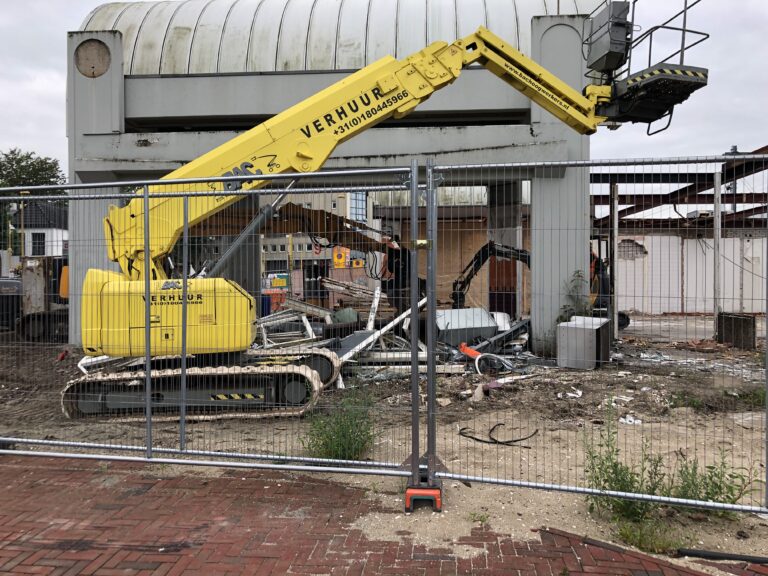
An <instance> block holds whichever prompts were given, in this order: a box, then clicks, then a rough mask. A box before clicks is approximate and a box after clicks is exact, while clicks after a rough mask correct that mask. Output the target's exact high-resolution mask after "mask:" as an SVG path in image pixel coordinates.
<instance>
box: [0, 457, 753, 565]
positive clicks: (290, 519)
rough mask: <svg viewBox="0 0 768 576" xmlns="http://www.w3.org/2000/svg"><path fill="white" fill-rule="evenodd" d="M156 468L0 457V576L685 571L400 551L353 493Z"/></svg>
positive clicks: (543, 553) (480, 543)
mask: <svg viewBox="0 0 768 576" xmlns="http://www.w3.org/2000/svg"><path fill="white" fill-rule="evenodd" d="M153 470H154V472H153ZM157 474H158V471H157V469H154V468H151V467H149V466H140V465H138V466H137V465H126V464H116V463H110V464H108V465H107V464H103V463H98V462H92V461H82V460H63V459H45V458H23V457H8V456H0V486H1V487H2V490H0V573H1V574H51V575H67V576H69V575H75V574H84V575H86V574H93V575H97V576H110V575H118V574H120V575H133V574H135V575H144V574H153V575H174V574H206V575H207V574H233V575H241V574H242V575H244V574H264V575H266V574H333V575H336V574H339V575H341V574H344V575H350V576H351V575H367V574H389V575H398V574H400V575H425V576H426V575H441V574H476V575H492V574H499V575H501V574H505V575H506V574H515V575H518V576H543V575H547V576H565V575H568V576H577V575H582V574H591V575H594V574H598V575H599V574H621V575H624V576H645V575H648V576H678V575H681V576H692V575H694V574H698V573H697V572H695V571H692V570H687V569H685V568H681V567H680V566H677V565H673V564H671V563H669V562H664V561H660V560H657V559H655V558H651V557H649V556H645V555H643V554H638V553H633V552H628V551H626V550H622V549H619V548H616V547H612V546H609V545H606V544H602V543H599V542H594V541H585V540H583V539H582V538H580V537H578V536H575V535H572V534H568V533H566V532H561V531H558V530H549V529H548V530H541V531H540V532H539V538H540V541H539V540H538V539H534V538H535V537H536V535H534V534H532V540H531V541H530V542H516V541H513V540H512V539H510V538H509V537H508V536H505V535H503V534H497V533H494V532H492V531H490V530H487V529H482V528H477V529H475V530H473V531H472V533H471V534H470V535H468V536H465V537H463V538H461V539H460V540H459V541H457V542H456V544H461V545H464V546H470V547H474V548H476V549H477V554H476V555H474V556H472V557H469V558H462V557H457V556H456V555H454V554H453V552H452V550H451V549H450V548H430V549H428V548H426V547H424V546H416V545H413V544H412V543H411V542H410V541H409V540H408V539H407V534H406V535H405V536H404V540H403V541H402V542H398V541H392V542H387V541H372V540H368V539H367V538H365V537H364V536H363V534H362V533H361V531H360V530H356V529H352V528H351V527H350V524H351V523H352V522H353V521H354V520H355V519H356V518H359V517H360V516H361V515H364V514H366V513H368V512H370V511H373V510H382V508H381V504H379V503H378V502H377V501H374V500H371V499H369V498H366V496H365V492H364V491H363V490H360V489H352V488H346V487H344V486H342V485H341V484H338V483H334V482H329V481H325V480H321V479H318V478H314V477H306V476H305V477H293V476H286V475H283V474H279V473H272V472H267V473H265V472H257V471H254V472H250V471H248V472H243V471H242V470H238V471H232V473H231V474H229V475H225V476H224V477H216V478H206V477H204V476H199V475H194V476H193V475H179V476H176V477H173V478H158V477H157ZM446 505H447V506H450V503H447V504H446ZM745 576H746V574H745Z"/></svg>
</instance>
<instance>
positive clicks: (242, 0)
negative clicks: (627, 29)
mask: <svg viewBox="0 0 768 576" xmlns="http://www.w3.org/2000/svg"><path fill="white" fill-rule="evenodd" d="M600 1H601V0H182V1H163V2H114V3H110V4H104V5H102V6H99V7H98V8H96V9H95V10H93V11H92V12H91V13H90V14H89V15H88V16H87V17H86V19H85V21H84V22H83V25H82V27H81V30H120V32H122V34H123V50H124V63H125V64H124V65H125V73H126V74H134V75H146V74H211V73H214V74H215V73H225V72H274V71H296V70H344V69H355V68H361V67H363V66H365V65H366V64H370V63H371V62H374V61H375V60H378V59H379V58H381V57H382V56H386V55H388V54H392V55H394V56H396V57H397V58H402V57H405V56H407V55H408V54H411V53H412V52H415V51H416V50H419V49H421V48H423V47H424V46H426V45H428V44H429V43H431V42H434V41H435V40H446V41H448V42H450V41H452V40H455V39H456V38H458V37H461V36H464V35H466V34H469V33H471V32H472V31H473V30H475V29H476V28H477V27H478V26H479V25H483V26H487V27H488V28H490V29H491V30H492V31H493V32H495V33H496V34H498V35H499V36H501V37H502V38H505V39H507V40H509V41H510V42H512V43H514V44H516V45H517V47H518V48H519V49H520V50H522V51H523V52H526V53H529V52H530V21H531V18H532V17H533V16H536V15H542V14H554V13H556V12H557V5H558V4H559V5H560V13H561V14H585V13H589V12H590V11H591V10H592V9H593V8H594V7H595V6H596V5H597V4H599V3H600Z"/></svg>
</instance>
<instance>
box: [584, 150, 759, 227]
mask: <svg viewBox="0 0 768 576" xmlns="http://www.w3.org/2000/svg"><path fill="white" fill-rule="evenodd" d="M766 152H768V146H763V147H762V148H758V149H757V150H755V151H754V152H752V154H765V153H766ZM766 168H768V166H766V164H765V163H764V162H755V161H754V160H727V161H726V162H724V163H723V165H722V167H721V170H720V174H721V176H723V177H724V178H729V179H731V180H732V179H734V178H743V177H744V176H748V175H751V174H755V173H757V172H762V171H764V170H766ZM711 181H712V178H711V177H706V176H704V175H703V174H702V180H701V182H695V183H694V184H689V185H688V186H685V187H683V188H680V189H679V190H675V191H674V192H670V193H669V194H666V195H665V199H664V200H663V201H662V202H661V203H659V204H655V205H651V206H632V207H630V208H624V209H623V210H621V211H620V212H619V219H623V218H626V217H627V216H631V215H632V214H637V213H638V212H642V211H644V210H647V209H648V208H655V207H656V206H662V205H664V204H682V202H683V200H685V199H687V198H690V197H692V196H695V195H697V194H699V193H700V192H704V191H705V190H710V189H711V188H712V185H711ZM609 225H610V217H609V216H604V217H603V218H598V219H596V220H595V221H594V226H595V227H596V228H604V227H606V226H609Z"/></svg>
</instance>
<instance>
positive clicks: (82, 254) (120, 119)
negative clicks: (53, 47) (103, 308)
mask: <svg viewBox="0 0 768 576" xmlns="http://www.w3.org/2000/svg"><path fill="white" fill-rule="evenodd" d="M67 58H68V60H67V138H68V139H69V158H70V166H69V170H70V173H69V181H70V182H72V183H76V184H82V183H83V181H82V179H81V176H80V174H79V173H78V172H77V165H76V162H75V161H73V160H74V159H77V158H81V157H82V154H81V153H80V151H81V148H80V147H81V146H82V141H83V137H84V136H85V135H90V134H115V133H120V132H123V131H124V129H125V126H124V117H125V114H124V98H123V85H124V77H123V47H122V37H121V34H120V33H119V32H116V31H106V32H70V33H69V35H68V40H67ZM115 180H117V178H116V176H115V174H114V173H110V172H102V173H98V174H93V175H91V177H89V179H88V181H89V182H99V181H102V182H113V181H115ZM116 192H117V190H116V189H114V188H112V189H106V188H105V189H102V190H88V191H82V192H76V191H73V192H70V195H73V196H74V195H76V194H79V193H80V194H86V193H87V194H99V193H104V194H108V193H109V194H114V193H116ZM116 203H117V200H84V201H72V202H70V205H69V215H68V220H69V222H68V225H69V276H70V278H69V294H70V297H69V341H70V343H71V344H73V345H79V344H80V343H81V342H82V339H81V337H80V329H81V310H80V298H81V296H82V292H83V279H84V278H85V273H86V271H87V270H88V269H89V268H100V269H103V270H116V265H115V264H114V263H112V262H110V261H109V260H108V259H107V252H106V245H105V240H104V226H103V224H102V222H103V219H104V217H105V216H106V215H107V212H108V210H109V205H110V204H116Z"/></svg>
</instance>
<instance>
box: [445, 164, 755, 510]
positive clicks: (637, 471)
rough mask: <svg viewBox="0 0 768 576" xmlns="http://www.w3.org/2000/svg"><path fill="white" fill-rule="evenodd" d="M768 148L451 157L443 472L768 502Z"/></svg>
mask: <svg viewBox="0 0 768 576" xmlns="http://www.w3.org/2000/svg"><path fill="white" fill-rule="evenodd" d="M767 160H768V159H767V158H766V157H763V156H742V157H734V158H728V159H723V158H698V159H674V160H665V159H658V160H655V159H654V160H627V161H606V162H601V161H589V162H572V163H569V162H560V163H536V164H509V165H472V166H438V167H436V169H435V178H434V181H435V188H436V196H437V198H438V199H439V200H438V201H437V206H436V209H437V211H438V213H439V226H438V228H439V233H438V239H437V253H438V265H437V271H436V273H435V276H436V284H437V291H436V298H437V300H438V303H439V306H438V307H439V308H443V309H446V310H440V311H439V312H438V315H441V314H442V318H440V316H439V317H438V327H437V329H438V341H439V342H441V343H442V344H438V348H437V349H435V350H434V351H433V350H432V349H430V352H438V353H439V352H440V351H441V350H440V347H441V346H443V347H446V344H447V348H448V349H449V351H456V350H457V349H458V348H460V345H461V344H462V343H466V344H467V345H469V347H470V350H466V349H465V353H464V354H459V356H460V357H461V358H462V359H463V361H464V362H466V365H467V370H468V372H470V373H472V374H471V375H462V376H460V377H441V376H438V377H437V386H436V390H437V392H436V401H437V403H438V405H439V408H438V409H437V414H438V418H437V438H436V442H437V453H438V455H439V457H440V459H441V461H442V464H443V465H444V466H445V468H446V469H447V471H446V470H445V469H443V470H440V469H439V468H438V469H437V471H436V475H437V476H438V477H442V478H463V479H469V480H474V481H486V482H491V483H501V484H513V485H519V486H534V487H539V488H545V489H559V490H567V491H575V492H581V493H585V494H598V493H608V492H611V493H612V494H617V493H620V495H621V496H623V497H627V498H635V499H643V498H645V499H652V500H657V501H667V502H678V503H680V502H683V503H687V504H690V503H691V501H694V502H695V503H696V504H698V505H708V506H712V507H721V508H722V507H729V508H732V509H752V510H755V509H764V508H765V507H766V505H767V502H766V497H767V496H766V484H765V480H766V478H765V474H766V472H765V469H766V466H765V464H766V450H767V447H766V374H765V353H766V348H765V330H766V326H765V313H766V304H765V302H766V291H765V290H766V288H765V286H766V271H765V267H764V262H765V258H766V239H765V238H766V224H765V222H766V219H765V213H766V195H765V192H766V187H767V184H768V176H767V174H768V172H767V171H766V168H767V167H768V165H767V164H766V161H767ZM489 242H490V243H491V244H488V243H489ZM489 246H490V247H489ZM440 305H441V306H440ZM448 308H453V310H447V309H448ZM489 313H490V314H489ZM627 321H628V322H629V325H628V326H626V327H625V326H624V324H625V323H626V322H627ZM474 348H476V349H477V351H479V352H481V353H482V354H481V355H479V354H478V353H477V352H476V351H474V350H473V349H474ZM478 356H479V357H478ZM609 464H611V465H613V464H615V465H616V466H617V467H621V469H622V470H625V471H626V472H627V475H628V477H629V479H630V480H631V481H625V482H624V483H623V484H622V483H621V482H619V481H618V480H617V478H615V477H613V478H611V477H610V476H611V475H610V474H608V473H607V472H606V470H605V467H606V466H607V465H609ZM601 466H602V467H603V468H601ZM654 466H655V467H656V468H653V467H654ZM652 468H653V470H654V471H655V472H658V473H659V474H657V475H656V476H658V475H661V476H662V479H661V481H660V482H659V485H658V486H655V485H654V486H651V485H653V482H655V480H656V479H658V478H656V477H654V479H653V480H652V478H651V477H652V476H653V474H651V469H652ZM615 469H617V468H614V470H615ZM692 471H695V472H697V473H698V476H697V478H698V479H699V480H701V479H704V480H702V484H706V485H707V486H709V488H711V489H709V490H707V489H704V488H702V487H701V486H696V487H693V488H692V487H691V486H690V482H689V483H688V484H686V479H690V477H691V473H692ZM718 475H721V476H722V477H723V478H726V477H727V478H728V479H727V480H724V484H725V485H727V486H721V487H719V488H716V487H713V485H716V484H717V483H718V481H717V480H716V477H717V476H718ZM707 478H708V480H707ZM708 481H709V484H707V482H708Z"/></svg>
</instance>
